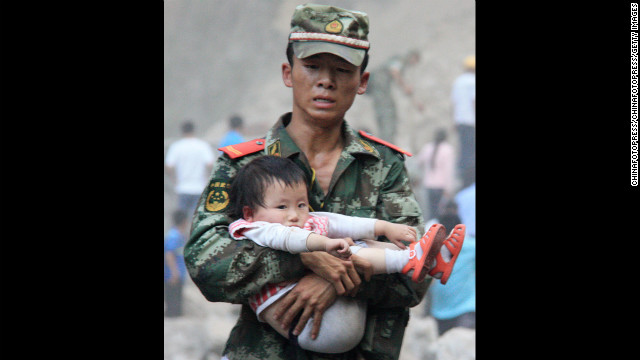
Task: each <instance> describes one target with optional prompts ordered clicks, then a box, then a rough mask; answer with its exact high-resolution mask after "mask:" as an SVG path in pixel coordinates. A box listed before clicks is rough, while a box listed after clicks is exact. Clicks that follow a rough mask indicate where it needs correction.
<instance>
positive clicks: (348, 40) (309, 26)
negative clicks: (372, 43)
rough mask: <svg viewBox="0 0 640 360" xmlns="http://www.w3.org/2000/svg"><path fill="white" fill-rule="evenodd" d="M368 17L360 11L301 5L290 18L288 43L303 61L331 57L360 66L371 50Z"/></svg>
mask: <svg viewBox="0 0 640 360" xmlns="http://www.w3.org/2000/svg"><path fill="white" fill-rule="evenodd" d="M368 34H369V17H368V16H367V14H365V13H363V12H361V11H354V10H345V9H342V8H339V7H335V6H331V5H317V4H303V5H298V6H297V7H296V9H295V11H294V13H293V16H292V17H291V31H290V33H289V42H291V43H292V44H293V53H294V54H295V55H296V57H297V58H299V59H303V58H306V57H308V56H311V55H315V54H319V53H330V54H334V55H337V56H340V57H341V58H343V59H345V60H347V61H348V62H350V63H352V64H353V65H355V66H360V65H361V64H362V61H363V59H364V56H365V54H366V51H367V50H368V49H369V41H368V39H367V35H368Z"/></svg>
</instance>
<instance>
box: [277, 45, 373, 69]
mask: <svg viewBox="0 0 640 360" xmlns="http://www.w3.org/2000/svg"><path fill="white" fill-rule="evenodd" d="M294 57H295V56H294V55H293V44H292V43H288V44H287V61H289V65H291V66H293V58H294ZM367 64H369V50H368V49H367V50H365V53H364V59H363V60H362V64H360V74H362V73H364V70H365V69H366V68H367Z"/></svg>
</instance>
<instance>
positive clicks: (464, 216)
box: [455, 183, 476, 248]
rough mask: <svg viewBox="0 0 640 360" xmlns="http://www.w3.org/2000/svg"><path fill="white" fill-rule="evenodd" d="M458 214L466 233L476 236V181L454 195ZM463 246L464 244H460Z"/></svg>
mask: <svg viewBox="0 0 640 360" xmlns="http://www.w3.org/2000/svg"><path fill="white" fill-rule="evenodd" d="M455 201H456V204H457V205H458V216H460V220H462V223H463V224H465V226H466V227H467V230H466V234H467V235H471V236H474V237H475V236H476V183H473V184H471V185H469V186H468V187H466V188H464V189H462V190H460V191H459V192H458V194H456V197H455ZM462 247H463V248H464V245H462Z"/></svg>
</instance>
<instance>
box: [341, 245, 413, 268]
mask: <svg viewBox="0 0 640 360" xmlns="http://www.w3.org/2000/svg"><path fill="white" fill-rule="evenodd" d="M362 241H364V242H365V244H366V245H365V246H367V247H360V246H351V247H350V249H351V253H352V254H356V255H358V256H361V257H363V258H365V259H366V260H368V261H369V262H370V263H371V265H373V274H374V275H377V274H393V273H397V272H401V271H402V268H403V267H404V266H405V265H406V264H407V263H408V262H409V249H408V248H407V249H404V250H402V249H400V248H399V247H397V246H396V245H394V244H391V243H385V242H380V241H375V240H362Z"/></svg>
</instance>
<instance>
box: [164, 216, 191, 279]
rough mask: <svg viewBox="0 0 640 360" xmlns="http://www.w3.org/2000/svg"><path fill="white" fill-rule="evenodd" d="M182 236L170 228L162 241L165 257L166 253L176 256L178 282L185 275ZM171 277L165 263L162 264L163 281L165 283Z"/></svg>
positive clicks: (176, 230) (183, 239)
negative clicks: (178, 273)
mask: <svg viewBox="0 0 640 360" xmlns="http://www.w3.org/2000/svg"><path fill="white" fill-rule="evenodd" d="M184 244H185V238H184V236H183V235H182V234H181V233H180V231H178V229H176V228H175V227H172V228H171V229H170V230H169V232H168V233H167V236H166V237H165V239H164V252H165V256H166V253H167V252H168V251H171V252H173V254H174V255H175V256H176V264H177V265H178V271H179V272H180V280H184V279H185V276H186V275H187V268H186V266H185V264H184V254H183V251H184ZM170 277H171V271H170V270H169V267H168V266H167V261H166V260H165V262H164V281H165V282H166V281H167V280H169V278H170Z"/></svg>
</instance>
